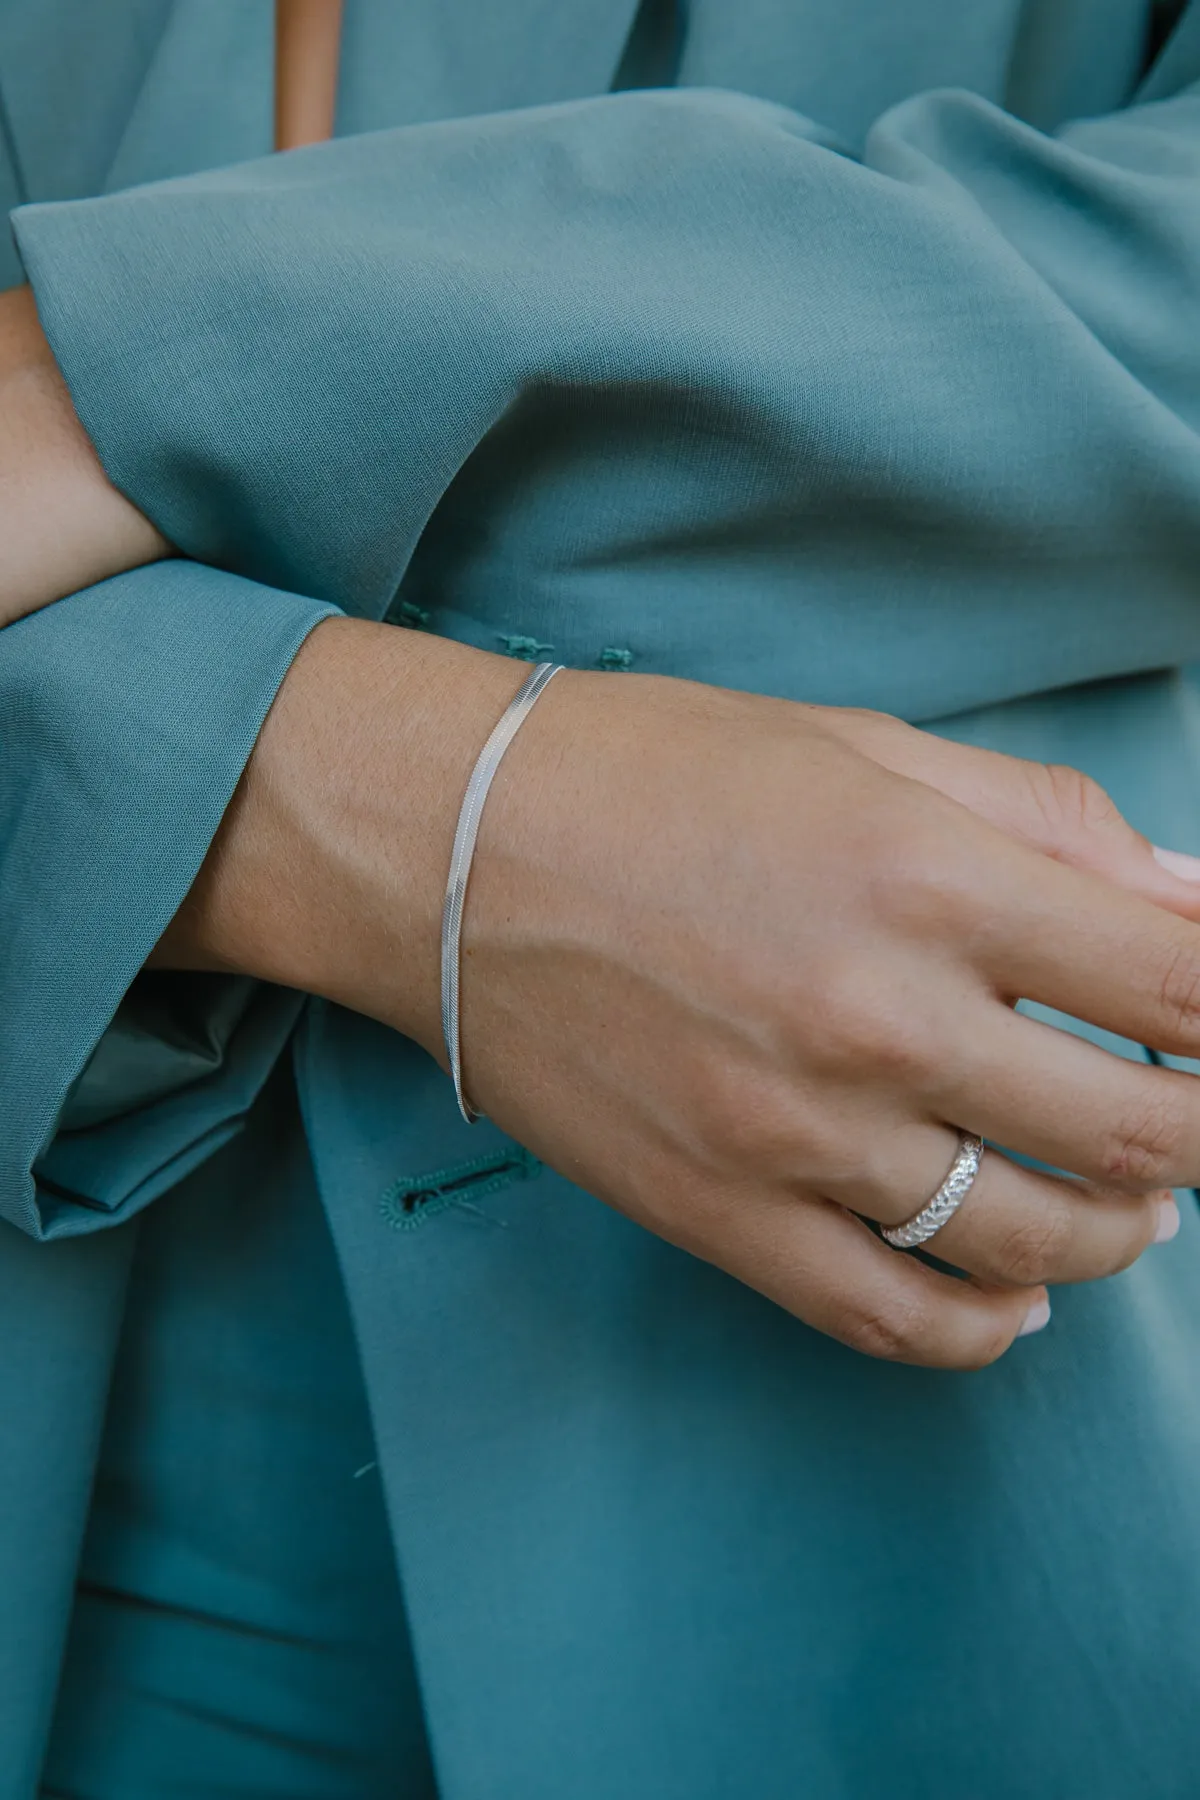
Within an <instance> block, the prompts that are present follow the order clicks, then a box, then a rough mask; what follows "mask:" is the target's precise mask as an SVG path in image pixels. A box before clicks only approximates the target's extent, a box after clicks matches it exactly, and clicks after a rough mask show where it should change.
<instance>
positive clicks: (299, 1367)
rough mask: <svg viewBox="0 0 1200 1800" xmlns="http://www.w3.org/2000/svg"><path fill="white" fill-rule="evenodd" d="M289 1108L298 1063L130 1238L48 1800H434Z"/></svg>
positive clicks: (377, 1499) (357, 1414)
mask: <svg viewBox="0 0 1200 1800" xmlns="http://www.w3.org/2000/svg"><path fill="white" fill-rule="evenodd" d="M295 1105H296V1103H295V1096H294V1093H293V1091H292V1085H291V1079H290V1071H289V1069H288V1068H287V1065H286V1064H284V1065H283V1066H282V1067H281V1068H280V1069H279V1070H278V1071H277V1073H276V1076H275V1077H274V1079H273V1082H272V1083H271V1085H270V1087H269V1088H268V1090H267V1091H266V1092H265V1093H264V1095H263V1098H262V1101H261V1103H260V1104H259V1105H258V1106H257V1107H256V1108H255V1111H254V1116H253V1119H252V1121H251V1123H250V1124H249V1126H248V1127H247V1129H246V1131H245V1132H243V1133H242V1134H240V1135H239V1136H238V1137H237V1138H236V1139H235V1140H234V1141H233V1142H232V1143H230V1144H229V1145H228V1146H227V1147H226V1148H225V1149H224V1150H223V1151H222V1152H220V1153H219V1154H218V1155H217V1156H215V1157H214V1159H213V1161H212V1163H211V1164H210V1165H209V1167H208V1168H207V1169H206V1170H205V1171H203V1173H202V1174H201V1175H198V1176H193V1177H192V1178H191V1179H190V1180H188V1181H185V1182H183V1183H181V1184H180V1186H179V1188H178V1189H177V1191H176V1192H175V1193H173V1194H172V1195H171V1197H170V1199H169V1200H167V1201H166V1202H165V1203H164V1204H163V1205H162V1206H161V1207H158V1208H156V1209H155V1210H154V1212H153V1213H152V1214H151V1215H150V1217H149V1218H148V1220H147V1221H146V1224H145V1226H144V1228H143V1229H142V1230H141V1232H140V1234H139V1243H138V1248H137V1255H136V1258H135V1260H134V1264H133V1269H132V1273H131V1280H130V1287H129V1294H128V1301H127V1309H126V1315H125V1324H124V1331H123V1336H122V1345H121V1354H120V1357H119V1359H118V1362H117V1365H116V1368H115V1371H114V1377H113V1390H112V1398H111V1402H110V1405H109V1413H108V1421H107V1426H106V1430H105V1436H104V1441H103V1443H102V1445H101V1449H100V1455H99V1462H98V1468H97V1477H96V1488H95V1495H94V1499H93V1504H92V1509H91V1518H90V1522H89V1527H88V1532H87V1538H86V1541H85V1543H84V1546H83V1550H82V1553H81V1556H80V1568H79V1582H80V1586H79V1594H78V1602H77V1606H76V1610H75V1616H74V1620H73V1624H72V1630H71V1637H70V1641H69V1644H68V1648H67V1654H66V1658H65V1663H64V1673H63V1684H62V1688H61V1691H60V1693H59V1697H58V1702H57V1709H56V1718H55V1723H54V1728H53V1731H52V1734H51V1744H50V1751H49V1754H48V1757H47V1760H46V1767H45V1772H44V1777H43V1780H44V1791H45V1793H46V1794H47V1796H67V1797H69V1800H77V1797H80V1796H84V1797H86V1800H167V1797H168V1796H172V1795H174V1794H177V1793H187V1794H188V1795H189V1796H190V1800H199V1797H200V1796H205V1797H208V1796H212V1797H213V1800H224V1797H225V1796H227V1795H230V1794H236V1795H237V1796H238V1800H250V1796H254V1797H255V1800H258V1797H259V1796H262V1797H263V1800H266V1797H268V1796H269V1797H270V1800H280V1796H284V1795H286V1796H287V1800H366V1797H369V1800H396V1796H397V1795H398V1794H399V1795H401V1796H402V1797H403V1800H430V1797H431V1796H432V1794H433V1791H434V1789H433V1776H432V1770H431V1768H430V1763H429V1754H428V1748H427V1746H426V1744H425V1740H424V1727H423V1723H422V1715H421V1706H420V1699H419V1694H418V1690H417V1684H416V1678H415V1672H414V1670H413V1667H412V1662H411V1655H410V1651H409V1646H408V1639H407V1634H406V1628H405V1623H404V1617H403V1608H402V1604H401V1601H400V1595H399V1590H398V1588H397V1583H396V1571H395V1565H394V1560H393V1557H392V1553H391V1543H390V1539H389V1535H388V1528H387V1522H386V1518H385V1515H384V1509H383V1503H382V1499H381V1495H380V1486H379V1473H378V1463H377V1461H376V1458H375V1452H374V1446H373V1440H372V1433H371V1426H370V1421H369V1419H368V1417H367V1409H366V1404H365V1398H364V1395H363V1390H362V1382H361V1378H360V1376H359V1373H358V1358H357V1353H356V1350H355V1345H354V1338H353V1333H352V1330H351V1327H350V1321H349V1318H348V1315H347V1312H346V1303H345V1298H344V1295H343V1292H342V1289H341V1283H340V1282H339V1280H338V1274H337V1268H336V1264H335V1262H334V1259H333V1257H332V1255H331V1253H330V1249H329V1239H328V1226H327V1225H326V1223H325V1219H324V1216H323V1214H322V1210H321V1203H320V1200H319V1198H318V1196H317V1193H316V1190H315V1188H314V1186H313V1182H312V1175H311V1170H310V1168H309V1167H308V1162H307V1158H306V1156H305V1154H304V1142H303V1137H302V1135H301V1134H300V1132H299V1130H298V1129H297V1120H296V1117H295ZM264 1420H269V1421H270V1429H269V1430H264Z"/></svg>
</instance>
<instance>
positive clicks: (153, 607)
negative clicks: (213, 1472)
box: [0, 561, 332, 1238]
mask: <svg viewBox="0 0 1200 1800" xmlns="http://www.w3.org/2000/svg"><path fill="white" fill-rule="evenodd" d="M331 610H332V609H331V608H329V607H328V606H325V605H322V604H321V603H320V602H318V601H313V600H309V599H305V598H303V597H301V596H299V595H296V594H285V593H278V592H274V591H272V590H270V589H266V588H261V587H255V586H253V585H252V584H250V583H248V582H245V581H242V580H239V579H238V578H237V577H236V576H232V575H226V574H222V573H219V572H217V571H215V570H211V569H204V568H200V567H198V566H197V565H195V564H193V563H188V562H181V561H173V562H167V563H160V564H156V565H154V566H152V567H150V568H146V569H141V570H138V571H136V572H134V573H132V574H130V575H126V576H122V577H120V578H118V579H117V580H114V581H110V582H106V583H104V584H103V585H101V586H100V587H97V588H93V589H89V590H87V591H86V592H84V593H81V594H78V595H76V596H74V597H73V598H71V599H69V600H64V601H61V602H60V603H59V604H58V605H56V606H52V607H49V608H47V609H46V610H45V611H43V612H40V613H36V614H34V615H33V616H32V617H30V618H28V619H24V620H22V621H20V622H19V623H17V624H15V625H12V626H9V627H8V628H7V629H6V630H5V631H4V632H2V633H0V735H2V738H3V744H4V753H3V756H2V757H0V1093H3V1094H4V1098H5V1120H4V1130H3V1132H0V1216H2V1217H4V1218H6V1219H8V1220H9V1221H10V1222H11V1223H12V1224H14V1225H17V1226H19V1227H20V1228H21V1229H22V1230H24V1231H26V1232H29V1233H31V1234H32V1235H34V1236H35V1237H45V1238H53V1237H69V1236H73V1235H75V1234H77V1233H80V1232H85V1231H91V1230H95V1229H96V1228H98V1227H99V1226H102V1225H106V1224H111V1223H114V1222H116V1221H118V1220H121V1219H124V1218H126V1217H128V1216H129V1215H130V1214H131V1213H133V1212H135V1211H137V1210H138V1209H139V1208H140V1207H141V1206H143V1205H144V1204H145V1203H146V1202H147V1201H149V1200H151V1199H153V1198H154V1197H155V1196H156V1195H157V1194H159V1193H161V1192H163V1191H164V1190H165V1189H166V1188H167V1187H169V1186H171V1185H172V1184H173V1183H174V1182H175V1181H177V1180H178V1179H179V1178H180V1176H181V1175H183V1174H185V1173H186V1172H187V1170H188V1169H189V1168H191V1167H194V1166H195V1164H196V1163H197V1162H198V1161H200V1160H202V1159H203V1157H205V1156H206V1155H208V1154H209V1153H210V1152H211V1150H213V1149H215V1148H216V1146H217V1145H218V1144H219V1143H222V1142H224V1141H225V1139H226V1138H227V1137H228V1136H229V1135H230V1133H231V1132H232V1131H234V1130H236V1129H237V1126H238V1122H239V1120H240V1119H241V1118H242V1116H243V1115H244V1113H245V1111H246V1109H247V1107H248V1106H249V1104H250V1102H251V1101H252V1099H253V1098H254V1095H255V1094H256V1093H257V1092H258V1090H259V1088H260V1087H261V1085H262V1082H263V1080H264V1079H265V1076H266V1074H267V1072H268V1070H269V1069H270V1067H271V1066H272V1064H273V1063H274V1061H275V1059H276V1058H277V1056H278V1054H279V1051H280V1049H281V1048H282V1045H283V1044H284V1042H285V1041H286V1038H287V1034H288V1031H289V1030H290V1028H291V1025H292V1022H293V1020H294V1017H295V1013H296V1010H297V1008H298V1006H299V1005H300V998H299V996H297V995H294V994H291V993H288V992H285V991H284V990H280V989H271V988H266V987H264V988H261V989H258V990H256V991H255V992H254V993H252V994H249V993H247V992H245V991H244V990H245V984H241V985H240V987H239V988H237V989H234V990H232V991H231V989H230V987H229V986H228V985H227V984H226V983H224V982H223V981H221V980H214V981H212V982H210V983H208V984H207V985H205V984H204V983H201V984H200V985H199V986H198V985H197V978H196V977H192V976H181V977H162V978H160V979H159V980H158V989H157V1004H158V1009H159V1011H158V1017H157V1020H155V1019H154V1018H153V1016H152V1015H151V1014H148V1013H147V1012H146V1010H145V1008H144V1007H143V1009H142V1021H141V1030H142V1033H143V1037H145V1036H146V1035H148V1036H149V1037H150V1038H151V1039H152V1040H156V1041H157V1044H158V1047H159V1048H158V1053H157V1054H156V1053H155V1052H154V1050H153V1048H152V1047H150V1048H148V1047H147V1046H146V1044H145V1043H143V1045H142V1053H141V1054H140V1055H132V1056H127V1057H126V1058H125V1059H124V1065H123V1066H120V1067H119V1066H116V1065H119V1064H120V1063H121V1059H120V1058H116V1059H115V1064H114V1058H113V1054H112V1051H111V1047H110V1049H109V1051H108V1052H107V1053H102V1055H103V1054H107V1056H108V1061H109V1064H110V1066H109V1068H108V1070H107V1072H104V1071H99V1072H98V1075H97V1078H95V1079H93V1080H92V1082H91V1084H90V1087H89V1080H88V1076H87V1074H85V1073H84V1072H85V1071H86V1070H87V1069H88V1064H89V1059H91V1058H92V1057H93V1056H94V1054H95V1053H96V1051H97V1046H98V1045H100V1044H101V1043H102V1041H103V1039H104V1035H105V1032H106V1029H107V1028H108V1027H109V1025H110V1022H111V1021H112V1020H113V1017H114V1015H115V1014H116V1013H117V1012H118V1009H119V1007H120V1004H121V1001H122V999H123V998H124V997H125V995H126V994H127V993H128V992H129V990H130V989H131V987H132V986H133V984H134V982H135V979H136V977H137V975H138V972H139V970H140V969H141V967H142V965H143V963H144V962H145V960H146V957H147V956H148V954H149V952H150V951H151V949H152V948H153V947H154V944H155V943H156V942H157V940H158V938H159V937H160V936H161V934H162V932H163V930H164V928H165V927H166V925H167V923H168V922H169V920H170V919H171V917H172V915H173V914H174V912H175V911H176V909H177V907H178V906H179V904H180V902H181V900H182V899H183V897H184V895H185V894H186V893H187V890H188V888H189V887H190V885H191V883H192V880H193V878H194V876H195V874H196V871H197V870H198V868H199V866H200V864H201V862H202V861H203V859H204V855H205V852H206V851H207V849H208V846H209V844H210V843H211V841H212V838H213V836H214V834H215V832H216V829H217V826H218V824H219V823H220V819H221V816H222V814H223V812H224V810H225V807H226V806H227V804H228V802H229V799H230V797H231V795H232V793H233V790H234V788H235V786H236V785H237V782H238V779H239V777H240V775H241V773H242V770H243V768H244V766H245V764H246V761H247V759H248V758H249V755H250V752H251V750H252V749H253V746H254V741H255V738H256V737H257V735H258V731H259V728H260V726H261V724H262V721H263V718H264V717H265V715H266V712H267V709H268V707H269V706H270V704H271V702H272V700H273V699H274V696H275V693H276V691H277V689H278V687H279V684H280V682H281V681H282V679H283V677H284V675H285V674H286V672H287V669H288V667H289V665H290V663H291V661H292V659H293V657H294V656H295V654H296V651H297V650H298V648H299V646H300V644H301V643H302V642H303V640H304V638H305V637H306V636H307V635H308V633H309V631H310V630H311V629H312V628H313V626H314V625H315V624H316V623H317V622H318V621H319V620H320V619H322V618H324V617H326V616H328V614H329V613H330V612H331ZM173 984H175V985H174V987H173ZM205 1021H207V1023H205ZM81 1078H82V1079H81ZM101 1090H103V1099H102V1100H101V1097H100V1091H101ZM72 1096H74V1106H75V1110H74V1113H73V1112H72V1106H71V1104H69V1102H70V1100H71V1097H72ZM64 1109H65V1110H64ZM60 1122H61V1123H62V1124H63V1125H64V1126H66V1127H67V1129H65V1130H63V1131H62V1132H60V1133H59V1134H58V1135H57V1137H56V1135H55V1134H56V1131H57V1130H58V1126H59V1124H60ZM35 1168H36V1180H35Z"/></svg>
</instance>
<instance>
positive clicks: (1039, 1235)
mask: <svg viewBox="0 0 1200 1800" xmlns="http://www.w3.org/2000/svg"><path fill="white" fill-rule="evenodd" d="M1072 1236H1073V1228H1072V1223H1071V1218H1070V1215H1069V1213H1068V1212H1067V1210H1066V1209H1065V1208H1061V1209H1060V1208H1057V1207H1049V1208H1047V1209H1046V1210H1045V1211H1044V1212H1039V1213H1037V1214H1035V1215H1034V1216H1032V1217H1030V1218H1028V1219H1022V1220H1021V1221H1020V1222H1019V1223H1016V1224H1013V1225H1011V1226H1009V1227H1008V1229H1007V1230H1006V1231H1005V1232H1004V1234H1003V1235H1002V1237H1001V1238H1000V1241H999V1243H998V1245H997V1247H996V1253H995V1256H994V1258H993V1259H992V1260H993V1262H994V1266H995V1270H996V1273H997V1274H998V1275H999V1277H1000V1279H1001V1280H1002V1281H1006V1282H1009V1283H1011V1285H1012V1286H1014V1287H1040V1285H1041V1284H1042V1282H1043V1281H1046V1280H1047V1279H1049V1278H1051V1277H1052V1276H1053V1275H1054V1273H1055V1271H1056V1269H1058V1268H1059V1267H1060V1265H1061V1263H1062V1260H1063V1257H1064V1255H1065V1253H1066V1251H1067V1250H1068V1248H1069V1247H1070V1243H1071V1238H1072Z"/></svg>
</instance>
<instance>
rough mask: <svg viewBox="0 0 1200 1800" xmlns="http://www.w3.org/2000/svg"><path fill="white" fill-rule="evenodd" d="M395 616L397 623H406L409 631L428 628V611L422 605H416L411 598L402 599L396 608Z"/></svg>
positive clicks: (426, 629)
mask: <svg viewBox="0 0 1200 1800" xmlns="http://www.w3.org/2000/svg"><path fill="white" fill-rule="evenodd" d="M395 616H396V621H397V623H398V624H400V625H407V626H408V629H409V630H410V631H428V630H429V614H428V612H427V611H426V609H425V608H424V607H423V606H418V605H417V604H416V602H415V601H413V600H402V601H401V602H400V604H399V606H398V607H397V608H396V614H395Z"/></svg>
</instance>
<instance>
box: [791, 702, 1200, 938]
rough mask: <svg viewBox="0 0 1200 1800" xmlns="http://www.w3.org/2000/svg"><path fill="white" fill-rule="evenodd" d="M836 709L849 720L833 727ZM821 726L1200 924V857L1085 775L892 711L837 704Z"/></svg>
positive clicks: (1027, 839)
mask: <svg viewBox="0 0 1200 1800" xmlns="http://www.w3.org/2000/svg"><path fill="white" fill-rule="evenodd" d="M835 712H836V713H840V714H841V716H840V717H839V718H838V719H837V720H836V722H833V723H831V721H830V717H829V715H830V714H832V713H835ZM822 723H823V724H825V725H826V726H827V727H828V728H830V729H832V730H833V731H834V732H835V734H836V735H837V736H838V737H840V738H842V739H843V740H844V741H845V742H848V743H850V744H853V746H854V747H855V748H856V749H857V750H859V751H860V752H861V753H862V754H863V755H864V756H869V757H870V758H871V759H872V761H874V762H877V763H881V764H882V765H883V766H884V768H887V769H891V770H892V771H893V772H894V773H895V774H897V775H906V776H908V777H909V778H910V779H911V780H913V781H921V782H924V783H925V785H926V786H927V787H932V788H937V789H938V791H939V792H940V793H943V794H945V795H947V797H948V798H949V799H951V800H957V801H958V802H959V804H960V805H962V806H966V807H969V808H970V810H971V811H972V812H973V813H976V814H978V816H979V817H980V818H982V819H986V820H987V822H988V824H989V825H993V826H995V828H996V829H997V830H998V831H1002V832H1004V833H1005V835H1006V836H1008V837H1011V838H1015V839H1016V840H1017V841H1018V842H1020V843H1022V844H1027V845H1029V847H1030V848H1031V849H1033V850H1038V851H1040V852H1041V854H1042V855H1043V856H1050V857H1053V858H1054V859H1055V861H1056V862H1063V863H1068V864H1070V865H1071V867H1073V868H1076V869H1086V870H1087V871H1088V872H1089V873H1091V874H1093V875H1100V876H1103V877H1104V879H1105V880H1107V881H1111V882H1114V883H1115V884H1116V885H1117V886H1118V887H1123V888H1126V889H1128V890H1129V891H1130V892H1131V893H1135V894H1138V895H1140V896H1141V897H1142V898H1143V899H1146V900H1151V901H1153V902H1154V903H1155V904H1156V905H1158V906H1162V907H1166V908H1167V909H1168V910H1169V911H1171V912H1175V913H1180V914H1182V915H1183V916H1184V917H1185V918H1196V919H1200V857H1195V856H1187V855H1185V854H1183V853H1182V852H1180V851H1177V850H1164V849H1162V848H1160V847H1159V846H1157V845H1154V844H1152V843H1151V842H1150V840H1149V839H1148V838H1146V837H1143V836H1142V834H1141V832H1140V831H1135V830H1134V828H1133V826H1132V825H1131V824H1130V823H1129V821H1128V820H1127V819H1126V818H1125V817H1124V815H1123V814H1122V813H1121V812H1120V810H1119V809H1118V807H1117V805H1116V803H1115V802H1114V801H1113V800H1112V799H1111V798H1110V797H1109V795H1108V794H1106V793H1105V791H1104V789H1103V788H1102V787H1100V786H1099V784H1098V783H1097V782H1095V781H1093V780H1092V779H1091V777H1090V776H1088V775H1084V774H1083V773H1082V772H1081V771H1080V770H1079V769H1072V768H1069V767H1068V766H1067V765H1065V764H1063V763H1040V762H1029V761H1026V760H1025V759H1024V758H1023V757H1019V756H1005V755H1003V754H1001V753H1000V752H999V751H996V750H981V749H978V748H977V747H976V746H975V745H973V744H956V743H953V742H952V741H950V740H949V739H947V738H939V737H934V736H933V734H932V733H930V732H928V731H918V730H916V729H915V728H914V727H913V726H911V725H906V724H904V722H903V721H902V720H900V719H893V718H890V717H888V715H887V714H885V713H865V712H855V711H852V710H850V709H844V710H843V709H840V708H829V709H827V711H826V712H825V716H824V717H823V719H822Z"/></svg>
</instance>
